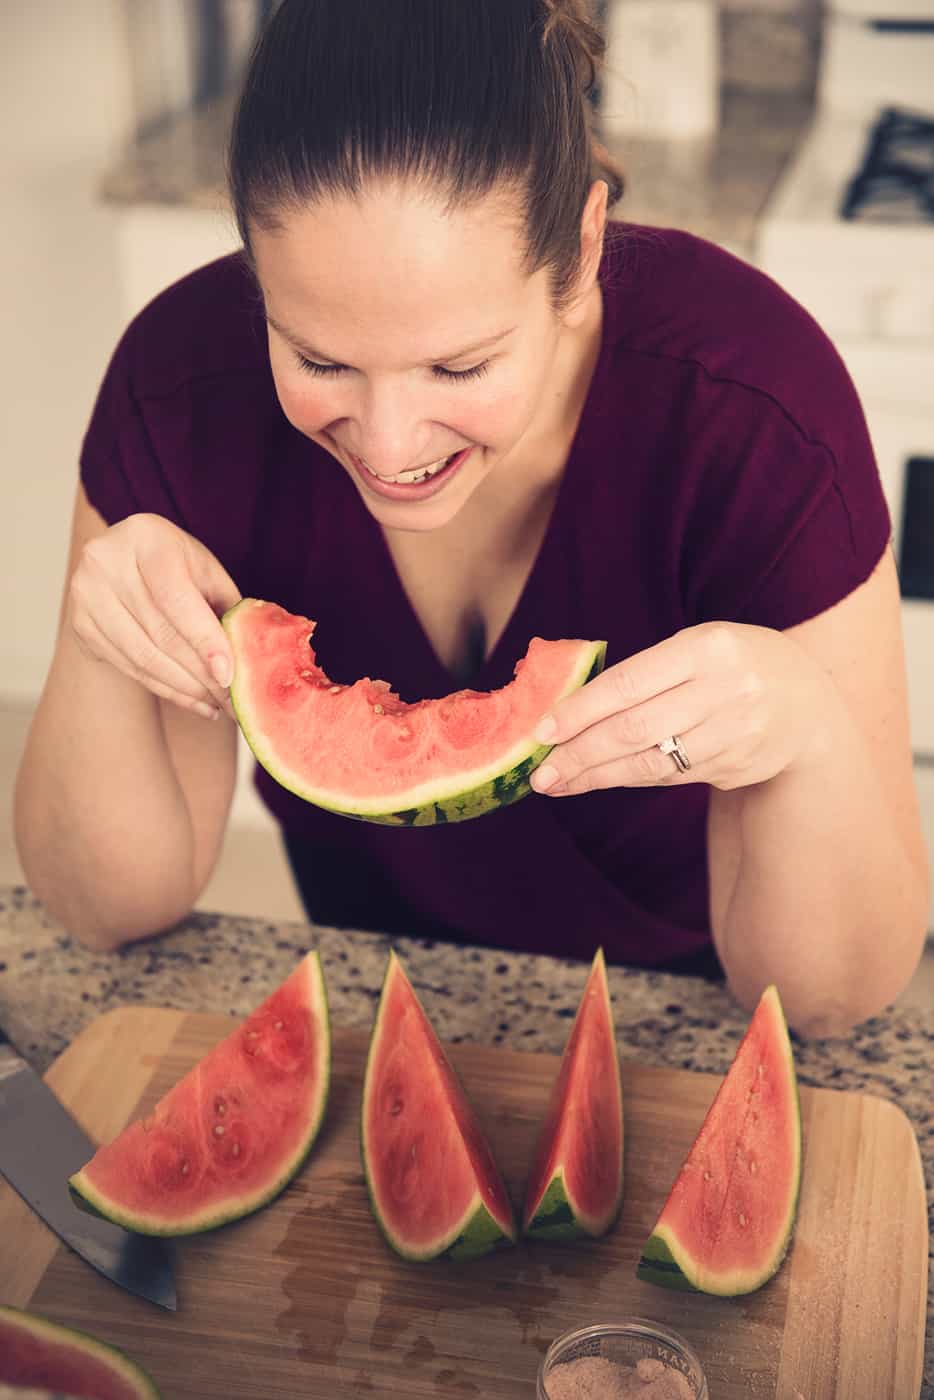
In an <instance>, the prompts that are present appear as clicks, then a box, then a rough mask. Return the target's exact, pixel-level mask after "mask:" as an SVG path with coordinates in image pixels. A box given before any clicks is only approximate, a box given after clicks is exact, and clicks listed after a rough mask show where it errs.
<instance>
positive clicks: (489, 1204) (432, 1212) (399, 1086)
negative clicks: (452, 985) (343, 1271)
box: [361, 953, 516, 1259]
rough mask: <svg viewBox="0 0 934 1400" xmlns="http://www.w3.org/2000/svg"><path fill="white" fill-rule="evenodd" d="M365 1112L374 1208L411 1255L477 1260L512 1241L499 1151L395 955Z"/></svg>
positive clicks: (370, 1063) (373, 1047)
mask: <svg viewBox="0 0 934 1400" xmlns="http://www.w3.org/2000/svg"><path fill="white" fill-rule="evenodd" d="M362 1120H363V1121H362V1134H361V1138H362V1151H363V1164H364V1171H365V1173H366V1178H367V1184H368V1186H369V1190H370V1200H371V1204H372V1207H373V1211H374V1213H375V1215H376V1217H377V1219H378V1221H379V1223H380V1225H381V1227H382V1229H383V1232H384V1234H385V1236H386V1238H387V1240H388V1241H389V1243H390V1244H391V1245H392V1246H393V1248H394V1249H396V1250H397V1251H398V1252H399V1253H400V1254H402V1255H403V1256H404V1257H405V1258H408V1259H433V1258H435V1257H436V1256H438V1255H439V1254H445V1253H447V1254H449V1255H450V1256H451V1257H452V1258H471V1257H475V1256H477V1255H479V1254H484V1253H486V1252H487V1251H488V1250H490V1249H493V1248H496V1247H497V1245H499V1244H503V1243H506V1242H507V1241H513V1240H514V1239H515V1233H516V1231H515V1224H514V1221H513V1214H512V1206H511V1204H510V1201H509V1196H508V1194H507V1192H506V1188H505V1186H504V1184H503V1181H502V1178H501V1176H500V1174H499V1169H498V1168H497V1166H496V1163H495V1161H494V1159H493V1154H492V1152H491V1151H490V1148H489V1145H488V1143H487V1141H486V1139H485V1138H484V1136H483V1133H482V1131H481V1129H480V1126H479V1124H478V1123H477V1120H476V1117H475V1115H474V1111H473V1109H472V1107H471V1105H470V1103H469V1101H468V1099H467V1097H466V1095H465V1093H464V1090H463V1088H462V1087H461V1085H460V1082H459V1080H458V1078H457V1075H456V1074H455V1072H454V1069H453V1068H452V1066H451V1064H450V1062H449V1060H448V1058H447V1056H446V1055H445V1053H444V1050H443V1048H442V1046H441V1043H440V1041H439V1040H438V1037H437V1036H436V1034H435V1032H434V1029H433V1028H432V1025H431V1023H430V1021H429V1020H428V1017H427V1016H426V1014H425V1012H424V1010H423V1009H422V1006H421V1004H420V1002H419V1000H418V998H417V997H416V995H415V992H414V990H413V989H412V985H411V983H410V982H409V980H408V978H407V977H406V975H405V972H404V970H403V968H402V964H401V962H400V961H399V959H398V957H397V956H396V954H395V953H392V954H391V955H390V959H389V966H388V968H387V971H386V978H385V981H384V984H383V993H382V997H381V999H380V1005H379V1009H378V1012H377V1015H376V1021H375V1024H374V1028H373V1036H372V1040H371V1044H370V1052H369V1056H368V1059H367V1068H366V1079H365V1083H364V1090H363V1113H362Z"/></svg>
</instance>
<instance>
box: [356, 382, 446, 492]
mask: <svg viewBox="0 0 934 1400" xmlns="http://www.w3.org/2000/svg"><path fill="white" fill-rule="evenodd" d="M356 418H357V423H356V429H357V431H356V433H355V434H354V437H355V440H356V443H357V446H356V448H355V450H356V452H357V455H358V456H359V457H362V458H363V459H364V461H365V462H366V464H367V466H368V467H369V468H370V470H371V471H374V472H376V473H377V474H378V475H379V476H395V475H396V474H397V473H398V472H401V471H405V469H406V468H407V467H411V466H416V465H418V464H419V463H420V461H421V458H420V457H419V455H418V454H419V451H423V452H424V448H425V446H426V444H427V439H428V432H427V424H426V423H425V422H424V421H423V419H422V416H421V414H420V412H419V405H418V404H417V403H416V401H415V399H414V397H413V396H412V395H411V394H410V393H407V392H406V390H405V388H404V387H402V386H401V385H400V384H399V383H398V381H397V382H396V383H395V384H393V383H392V382H387V383H385V384H372V383H371V384H369V385H367V386H366V387H364V388H363V389H362V392H361V396H360V399H359V402H358V404H357V414H356Z"/></svg>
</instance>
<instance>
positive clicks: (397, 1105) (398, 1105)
mask: <svg viewBox="0 0 934 1400" xmlns="http://www.w3.org/2000/svg"><path fill="white" fill-rule="evenodd" d="M389 1112H390V1114H391V1116H392V1117H393V1118H396V1117H398V1115H399V1114H400V1113H401V1112H402V1100H401V1099H395V1100H394V1102H393V1105H392V1108H391V1109H390V1110H389ZM413 1151H414V1149H413Z"/></svg>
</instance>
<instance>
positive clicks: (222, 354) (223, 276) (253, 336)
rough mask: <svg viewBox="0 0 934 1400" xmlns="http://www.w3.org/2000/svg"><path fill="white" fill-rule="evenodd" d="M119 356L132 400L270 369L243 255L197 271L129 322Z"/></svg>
mask: <svg viewBox="0 0 934 1400" xmlns="http://www.w3.org/2000/svg"><path fill="white" fill-rule="evenodd" d="M117 356H118V358H122V359H123V360H124V362H125V367H126V371H127V376H128V378H129V380H130V382H131V384H132V391H133V395H134V397H135V398H136V399H138V400H144V399H149V398H152V399H157V398H162V397H166V396H171V395H172V394H173V393H175V392H177V391H179V390H181V389H187V388H188V387H189V386H191V385H192V384H193V383H195V382H197V381H201V380H211V379H217V378H218V377H223V376H231V377H232V378H233V379H236V380H239V377H240V376H242V375H243V374H255V373H257V372H260V373H268V352H267V345H266V336H265V326H264V316H263V305H262V299H261V296H260V293H259V289H258V287H257V284H256V280H255V278H254V277H253V274H252V272H251V271H250V269H249V266H248V265H247V263H246V260H245V258H244V257H243V255H242V253H231V254H229V255H227V256H226V257H222V258H218V259H216V260H215V261H214V262H211V263H207V264H206V265H205V266H203V267H199V268H197V269H195V271H193V272H190V273H188V274H187V275H186V276H184V277H182V278H180V279H179V280H178V281H177V282H174V283H172V284H171V286H169V287H166V288H165V290H164V291H162V292H160V293H159V294H158V295H157V296H155V297H154V298H153V299H152V300H151V301H150V302H149V303H148V304H147V305H146V306H144V307H143V308H142V310H140V311H139V312H138V313H137V314H136V315H135V316H134V317H133V319H132V320H131V321H130V323H129V325H128V326H127V328H126V331H125V332H124V335H123V337H122V338H121V342H120V346H119V347H118V351H117Z"/></svg>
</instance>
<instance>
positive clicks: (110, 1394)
mask: <svg viewBox="0 0 934 1400" xmlns="http://www.w3.org/2000/svg"><path fill="white" fill-rule="evenodd" d="M0 1384H3V1385H10V1386H15V1387H17V1388H23V1389H27V1388H28V1389H33V1390H52V1391H58V1392H60V1393H61V1394H63V1395H69V1396H75V1397H79V1400H158V1396H159V1392H158V1391H157V1390H156V1387H155V1386H154V1385H153V1383H152V1381H151V1380H150V1379H149V1377H148V1376H147V1375H146V1374H145V1372H144V1371H143V1370H141V1368H140V1367H139V1366H137V1365H136V1363H135V1362H133V1361H131V1360H130V1359H129V1357H128V1356H125V1355H124V1354H123V1352H121V1351H118V1350H117V1349H116V1348H115V1347H110V1346H107V1345H106V1344H105V1343H104V1342H101V1341H98V1340H97V1338H96V1337H90V1336H88V1335H87V1334H86V1333H84V1332H75V1331H73V1330H72V1329H71V1328H69V1327H62V1326H60V1325H59V1324H58V1323H55V1322H49V1321H48V1320H47V1319H46V1318H44V1317H37V1316H36V1314H35V1313H28V1312H22V1311H21V1310H20V1309H19V1308H10V1307H4V1306H0Z"/></svg>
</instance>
